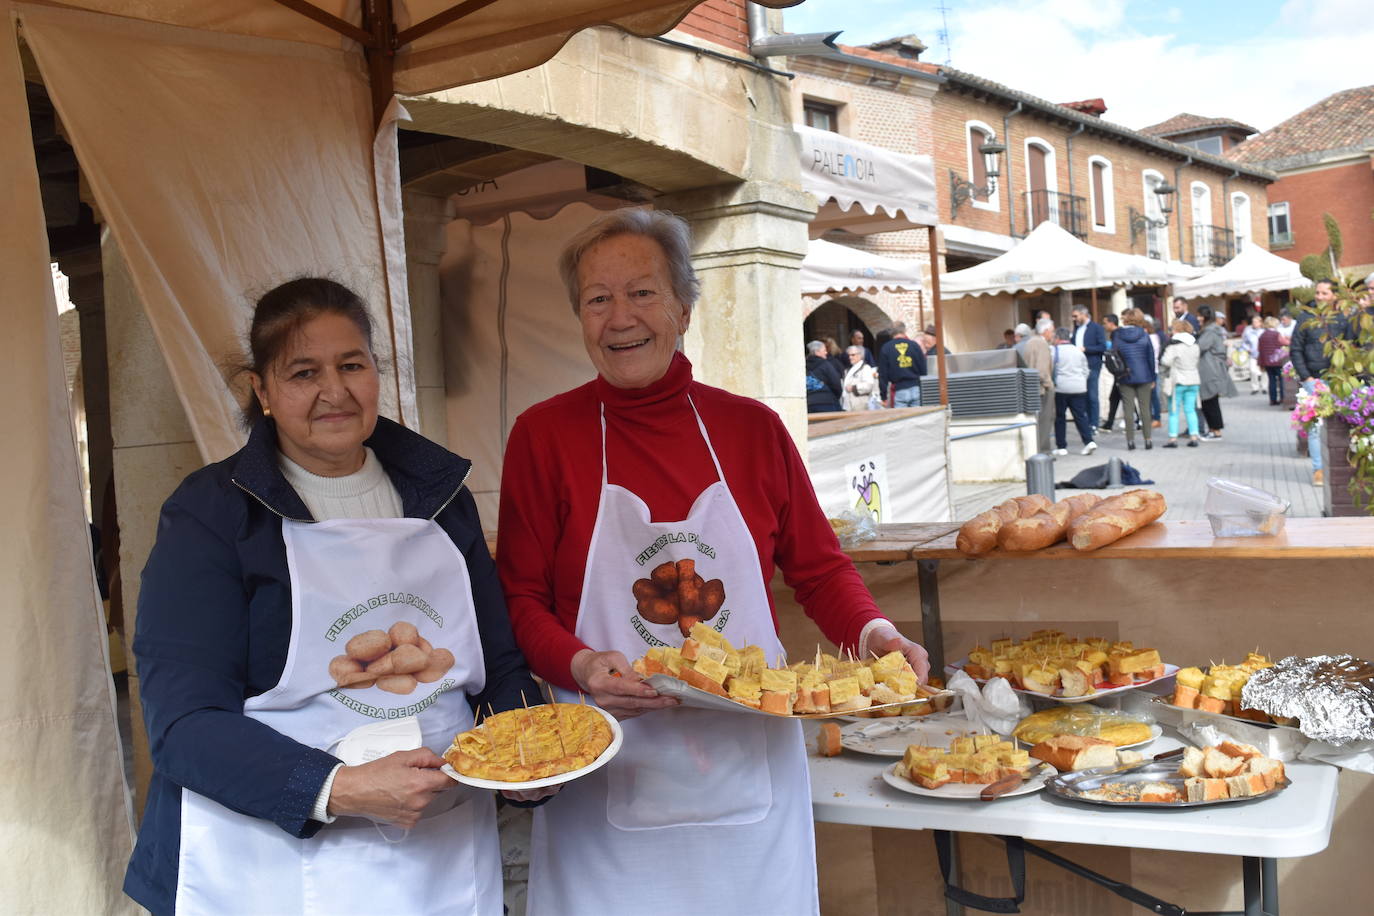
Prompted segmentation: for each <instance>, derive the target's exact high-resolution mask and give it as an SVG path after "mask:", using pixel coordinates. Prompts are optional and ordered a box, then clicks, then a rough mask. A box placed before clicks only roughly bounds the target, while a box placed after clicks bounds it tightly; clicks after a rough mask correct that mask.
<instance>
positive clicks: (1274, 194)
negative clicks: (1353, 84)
mask: <svg viewBox="0 0 1374 916" xmlns="http://www.w3.org/2000/svg"><path fill="white" fill-rule="evenodd" d="M1232 155H1233V156H1234V157H1235V158H1236V159H1238V160H1240V161H1242V162H1244V163H1246V164H1247V165H1249V166H1260V167H1263V168H1267V169H1270V170H1272V171H1274V172H1276V173H1278V181H1276V182H1275V183H1274V185H1273V186H1272V187H1270V189H1269V206H1268V215H1269V247H1270V249H1271V250H1272V251H1274V252H1275V253H1276V254H1280V255H1282V256H1283V257H1285V258H1289V259H1291V260H1294V261H1300V260H1302V258H1303V257H1304V256H1305V255H1309V254H1317V253H1320V252H1322V251H1324V250H1325V249H1326V247H1327V237H1326V228H1325V225H1324V221H1323V219H1322V217H1323V215H1324V214H1327V213H1329V214H1331V215H1332V216H1333V217H1335V219H1336V222H1337V223H1338V224H1339V225H1340V227H1341V236H1342V240H1343V242H1344V245H1343V248H1344V250H1343V252H1342V256H1341V266H1342V267H1343V268H1345V269H1346V270H1347V271H1350V272H1353V273H1355V274H1357V275H1358V276H1363V275H1365V274H1366V273H1368V272H1369V271H1370V270H1374V219H1371V214H1374V86H1364V87H1361V88H1359V89H1346V90H1344V91H1342V92H1337V93H1335V94H1333V95H1330V96H1327V97H1326V98H1325V99H1322V100H1321V101H1320V102H1318V103H1317V104H1315V105H1313V106H1311V107H1310V108H1306V109H1304V110H1302V111H1301V112H1299V113H1298V114H1296V115H1294V116H1293V117H1291V118H1289V119H1288V120H1287V121H1284V122H1283V123H1281V124H1279V125H1278V126H1276V127H1273V128H1270V129H1269V130H1267V131H1265V132H1264V133H1262V134H1258V135H1256V136H1254V137H1251V138H1249V139H1248V140H1246V141H1245V142H1244V143H1242V144H1241V145H1240V146H1239V147H1237V148H1236V149H1235V151H1234V152H1233V153H1232Z"/></svg>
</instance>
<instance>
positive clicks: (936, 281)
mask: <svg viewBox="0 0 1374 916" xmlns="http://www.w3.org/2000/svg"><path fill="white" fill-rule="evenodd" d="M926 233H927V236H926V237H927V238H928V239H929V240H930V308H931V310H932V311H933V312H934V313H935V361H936V362H935V364H936V365H937V366H939V367H940V404H941V405H943V406H948V405H949V378H948V376H949V373H948V372H946V371H945V362H946V361H945V325H944V319H943V317H942V315H941V309H940V249H939V245H938V243H937V240H936V235H935V227H934V226H927V227H926Z"/></svg>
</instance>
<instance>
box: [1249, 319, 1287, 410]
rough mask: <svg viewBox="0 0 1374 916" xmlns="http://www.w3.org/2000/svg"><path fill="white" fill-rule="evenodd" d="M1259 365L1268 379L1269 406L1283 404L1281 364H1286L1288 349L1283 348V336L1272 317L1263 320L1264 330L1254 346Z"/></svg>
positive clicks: (1276, 320) (1277, 322)
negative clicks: (1257, 354)
mask: <svg viewBox="0 0 1374 916" xmlns="http://www.w3.org/2000/svg"><path fill="white" fill-rule="evenodd" d="M1256 349H1257V350H1258V352H1259V364H1260V365H1261V366H1263V367H1264V374H1265V375H1266V376H1268V377H1269V404H1270V406H1280V405H1282V404H1283V364H1284V363H1286V362H1288V348H1287V347H1286V346H1284V343H1283V335H1281V334H1280V333H1279V320H1278V319H1277V318H1275V317H1274V316H1273V315H1268V316H1266V317H1265V319H1264V330H1263V331H1262V332H1261V333H1260V336H1259V341H1258V343H1257V344H1256Z"/></svg>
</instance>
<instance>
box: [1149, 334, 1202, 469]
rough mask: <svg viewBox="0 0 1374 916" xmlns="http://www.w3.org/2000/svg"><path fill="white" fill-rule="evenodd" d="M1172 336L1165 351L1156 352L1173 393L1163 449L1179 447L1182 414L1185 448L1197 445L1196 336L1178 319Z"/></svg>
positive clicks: (1197, 357)
mask: <svg viewBox="0 0 1374 916" xmlns="http://www.w3.org/2000/svg"><path fill="white" fill-rule="evenodd" d="M1170 330H1172V331H1173V332H1174V336H1173V337H1172V338H1170V339H1169V343H1168V345H1166V346H1165V347H1164V352H1163V353H1161V354H1160V355H1159V364H1160V365H1161V366H1167V367H1168V369H1169V376H1170V378H1172V379H1173V383H1174V394H1173V399H1172V401H1171V402H1170V404H1169V441H1168V442H1166V443H1164V447H1165V448H1178V418H1179V414H1182V415H1183V416H1184V417H1186V418H1187V421H1188V447H1189V448H1196V447H1197V432H1198V425H1197V395H1198V387H1199V386H1200V385H1201V384H1202V378H1201V376H1199V375H1198V369H1197V364H1198V359H1199V357H1200V356H1201V352H1200V351H1199V350H1198V346H1197V338H1195V337H1193V333H1192V331H1193V328H1192V325H1190V324H1188V322H1186V321H1184V320H1182V319H1179V320H1177V321H1175V322H1174V323H1173V325H1171V326H1170Z"/></svg>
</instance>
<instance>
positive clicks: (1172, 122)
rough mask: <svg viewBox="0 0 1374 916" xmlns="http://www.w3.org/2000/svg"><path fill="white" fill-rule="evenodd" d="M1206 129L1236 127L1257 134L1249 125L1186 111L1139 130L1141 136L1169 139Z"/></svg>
mask: <svg viewBox="0 0 1374 916" xmlns="http://www.w3.org/2000/svg"><path fill="white" fill-rule="evenodd" d="M1208 127H1238V128H1240V129H1241V130H1244V131H1247V132H1249V133H1252V134H1255V133H1259V131H1258V130H1256V129H1255V128H1253V127H1251V126H1250V125H1249V124H1243V123H1241V122H1240V121H1235V120H1232V119H1231V118H1204V117H1203V116H1202V115H1195V114H1188V113H1187V112H1186V111H1185V112H1182V113H1181V114H1176V115H1174V116H1173V117H1172V118H1170V119H1169V120H1167V121H1160V122H1159V123H1158V124H1151V125H1150V126H1149V127H1142V128H1140V132H1141V133H1142V134H1149V135H1150V136H1152V137H1170V136H1173V135H1174V134H1182V133H1187V132H1189V131H1194V130H1204V129H1206V128H1208Z"/></svg>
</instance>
